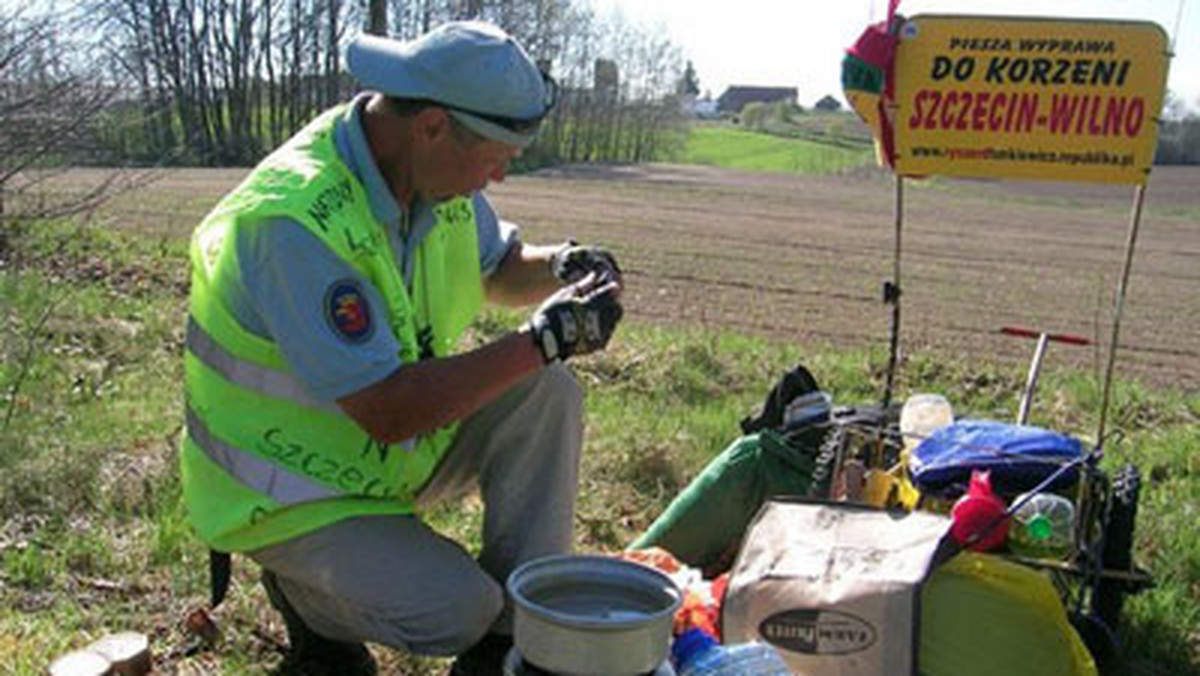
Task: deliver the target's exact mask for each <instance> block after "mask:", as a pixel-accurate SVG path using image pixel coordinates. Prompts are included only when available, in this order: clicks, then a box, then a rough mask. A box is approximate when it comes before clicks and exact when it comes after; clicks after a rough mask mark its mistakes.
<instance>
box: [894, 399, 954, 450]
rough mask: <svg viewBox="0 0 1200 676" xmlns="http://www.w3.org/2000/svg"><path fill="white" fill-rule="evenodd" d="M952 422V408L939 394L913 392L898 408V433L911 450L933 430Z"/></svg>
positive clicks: (905, 446) (907, 448)
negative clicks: (902, 405)
mask: <svg viewBox="0 0 1200 676" xmlns="http://www.w3.org/2000/svg"><path fill="white" fill-rule="evenodd" d="M953 422H954V409H953V408H952V407H951V406H950V402H949V401H947V400H946V398H945V397H943V396H942V395H940V394H914V395H912V396H911V397H909V398H908V399H906V400H905V401H904V407H903V408H901V409H900V434H901V436H903V437H904V448H905V449H906V450H909V451H911V450H912V449H913V448H916V447H917V445H918V444H920V443H921V442H922V441H924V440H925V439H926V437H928V436H929V435H931V434H933V433H934V431H935V430H937V429H939V428H942V427H945V426H946V425H949V424H951V423H953Z"/></svg>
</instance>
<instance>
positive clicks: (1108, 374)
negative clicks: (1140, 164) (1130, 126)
mask: <svg viewBox="0 0 1200 676" xmlns="http://www.w3.org/2000/svg"><path fill="white" fill-rule="evenodd" d="M1145 201H1146V184H1145V183H1143V184H1141V185H1139V186H1138V188H1137V193H1136V194H1135V196H1134V199H1133V215H1132V218H1131V222H1130V224H1129V241H1128V242H1127V243H1126V244H1125V265H1124V267H1123V268H1122V270H1121V283H1120V285H1119V286H1118V287H1117V299H1116V308H1115V310H1114V316H1113V328H1112V340H1111V342H1110V343H1109V345H1108V365H1107V367H1106V368H1105V371H1104V397H1103V399H1102V400H1101V403H1100V429H1099V431H1097V432H1096V447H1097V448H1098V449H1099V448H1103V447H1104V432H1105V424H1106V423H1107V422H1108V406H1109V403H1110V396H1111V393H1112V375H1113V366H1114V365H1115V364H1116V361H1117V339H1118V337H1119V336H1120V334H1121V315H1122V314H1123V313H1124V311H1125V293H1126V291H1127V289H1128V287H1129V271H1130V269H1131V268H1132V267H1133V249H1134V246H1135V245H1136V244H1137V236H1138V229H1139V227H1140V226H1141V223H1142V205H1143V204H1145Z"/></svg>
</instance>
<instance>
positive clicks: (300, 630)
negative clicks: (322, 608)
mask: <svg viewBox="0 0 1200 676" xmlns="http://www.w3.org/2000/svg"><path fill="white" fill-rule="evenodd" d="M262 584H263V588H264V589H266V590H267V598H268V599H269V600H270V601H271V605H272V606H273V607H274V608H275V610H278V611H279V614H280V615H283V623H284V625H286V626H287V634H288V654H287V656H286V657H285V658H284V665H285V667H287V670H288V671H290V672H294V673H297V674H307V675H309V676H323V675H324V674H329V675H330V676H332V675H334V674H337V675H338V676H342V675H343V674H344V675H346V676H375V675H376V674H377V673H378V671H379V667H378V665H376V663H375V658H374V657H372V656H371V652H370V651H369V650H367V646H365V645H363V644H362V643H347V642H344V641H334V640H333V639H328V638H325V637H324V636H321V635H320V634H318V633H316V632H315V631H313V630H312V629H309V628H308V625H306V624H305V623H304V620H302V619H301V618H300V614H299V613H297V612H296V609H295V608H293V607H292V604H291V603H289V602H288V600H287V597H286V596H284V595H283V590H282V589H281V588H280V587H279V581H278V580H276V579H275V574H274V573H272V572H270V571H268V570H263V574H262Z"/></svg>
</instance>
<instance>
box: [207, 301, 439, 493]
mask: <svg viewBox="0 0 1200 676" xmlns="http://www.w3.org/2000/svg"><path fill="white" fill-rule="evenodd" d="M187 349H188V350H189V351H190V352H191V353H192V354H193V355H194V356H195V357H196V358H197V359H199V360H200V361H201V362H202V363H203V364H204V365H205V366H207V367H208V368H210V369H212V370H213V371H216V372H217V374H218V375H220V376H221V377H222V378H224V379H225V380H228V381H229V382H231V383H234V384H235V385H240V386H242V387H244V388H246V389H248V390H251V391H253V392H257V393H258V394H262V395H265V396H268V397H274V398H276V399H287V400H289V401H291V402H292V403H293V404H297V405H299V406H305V407H308V408H313V409H318V410H321V411H326V412H328V413H335V414H337V415H345V412H344V411H342V409H341V408H340V407H339V406H338V405H337V404H332V403H329V402H327V401H321V400H320V399H317V398H316V397H314V396H313V394H312V392H310V391H309V389H308V388H306V387H305V386H304V385H302V384H300V381H298V380H296V378H295V377H294V376H293V375H292V374H291V373H289V372H287V371H279V370H276V369H272V368H268V367H266V366H259V365H258V364H254V363H251V362H248V361H245V360H243V359H238V358H237V357H236V356H234V355H233V354H232V353H230V352H229V351H228V350H226V349H225V348H223V347H221V345H220V344H218V343H217V341H216V340H214V339H213V337H212V336H210V335H208V332H207V331H205V330H204V327H202V326H200V324H199V323H198V322H196V321H195V320H194V319H192V318H191V317H188V325H187ZM188 413H189V416H191V415H194V413H192V412H191V411H190V410H189V412H188ZM197 419H198V418H197ZM189 420H190V418H189ZM218 443H219V442H218ZM394 445H397V446H399V447H400V449H401V450H403V451H404V452H405V453H408V452H411V451H412V450H413V449H414V448H415V447H416V440H415V439H405V440H404V441H401V442H398V443H396V444H394ZM225 448H229V449H233V447H232V446H225ZM238 452H240V451H238ZM208 456H209V457H210V458H212V457H213V456H212V454H211V453H209V454H208ZM255 461H256V462H262V460H259V459H257V458H255ZM214 462H216V461H215V460H214ZM217 464H218V465H221V466H222V467H223V468H225V469H226V470H228V467H226V466H225V465H224V464H222V463H220V462H218V463H217ZM230 473H231V474H234V473H233V472H230ZM234 476H235V477H237V475H236V474H234ZM237 478H239V479H240V478H241V477H237ZM306 481H307V480H306ZM242 483H245V484H246V485H251V484H250V483H249V482H247V481H242Z"/></svg>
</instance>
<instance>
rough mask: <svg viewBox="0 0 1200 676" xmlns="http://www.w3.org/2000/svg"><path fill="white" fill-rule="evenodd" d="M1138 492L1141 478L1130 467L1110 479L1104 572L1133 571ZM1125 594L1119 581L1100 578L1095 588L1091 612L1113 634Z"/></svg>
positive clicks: (1125, 584) (1126, 585) (1125, 585)
mask: <svg viewBox="0 0 1200 676" xmlns="http://www.w3.org/2000/svg"><path fill="white" fill-rule="evenodd" d="M1141 488H1142V478H1141V474H1140V473H1139V472H1138V468H1137V467H1135V466H1133V465H1125V466H1124V467H1122V468H1121V470H1120V471H1119V472H1117V475H1116V476H1115V477H1114V478H1113V482H1112V503H1111V506H1110V508H1109V511H1108V523H1106V524H1105V526H1104V552H1103V554H1102V556H1101V563H1102V565H1103V567H1104V568H1105V569H1108V570H1132V569H1133V527H1134V523H1135V522H1136V521H1137V503H1138V495H1139V493H1140V492H1141ZM1127 593H1128V584H1127V583H1126V582H1124V581H1122V580H1113V579H1109V578H1101V579H1100V583H1099V584H1098V585H1097V587H1096V596H1095V598H1094V599H1093V603H1092V607H1093V610H1094V611H1095V615H1096V616H1097V617H1099V618H1100V620H1101V621H1102V622H1103V623H1104V624H1105V625H1107V626H1108V627H1109V629H1111V630H1113V631H1116V630H1117V627H1118V626H1119V625H1120V623H1121V607H1122V606H1123V605H1124V604H1125V595H1126V594H1127Z"/></svg>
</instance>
